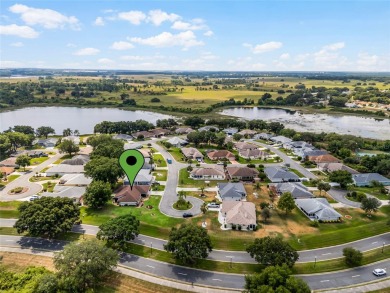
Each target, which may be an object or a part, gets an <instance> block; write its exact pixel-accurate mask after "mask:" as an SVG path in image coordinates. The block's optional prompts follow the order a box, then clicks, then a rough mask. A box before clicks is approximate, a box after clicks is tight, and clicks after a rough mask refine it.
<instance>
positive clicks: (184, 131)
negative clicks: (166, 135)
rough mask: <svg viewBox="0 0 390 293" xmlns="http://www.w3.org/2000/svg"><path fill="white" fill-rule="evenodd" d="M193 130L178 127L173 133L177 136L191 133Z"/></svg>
mask: <svg viewBox="0 0 390 293" xmlns="http://www.w3.org/2000/svg"><path fill="white" fill-rule="evenodd" d="M194 131H195V130H193V129H192V128H191V127H180V128H178V129H176V130H175V132H176V133H177V134H188V133H191V132H194Z"/></svg>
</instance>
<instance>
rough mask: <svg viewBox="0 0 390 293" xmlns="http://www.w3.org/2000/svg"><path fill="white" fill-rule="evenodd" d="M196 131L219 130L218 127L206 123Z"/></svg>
mask: <svg viewBox="0 0 390 293" xmlns="http://www.w3.org/2000/svg"><path fill="white" fill-rule="evenodd" d="M198 131H199V132H200V131H214V132H218V131H219V128H218V127H216V126H211V125H207V126H203V127H201V128H199V129H198Z"/></svg>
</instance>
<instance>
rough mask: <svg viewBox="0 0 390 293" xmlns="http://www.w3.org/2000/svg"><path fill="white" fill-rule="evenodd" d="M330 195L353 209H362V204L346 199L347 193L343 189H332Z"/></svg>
mask: <svg viewBox="0 0 390 293" xmlns="http://www.w3.org/2000/svg"><path fill="white" fill-rule="evenodd" d="M328 194H329V195H330V196H331V197H333V198H334V199H335V200H336V201H338V202H341V203H342V204H344V205H346V206H348V207H351V208H360V202H355V201H351V200H349V199H347V198H346V195H347V191H346V190H343V189H338V188H334V187H332V188H331V189H330V190H329V191H328Z"/></svg>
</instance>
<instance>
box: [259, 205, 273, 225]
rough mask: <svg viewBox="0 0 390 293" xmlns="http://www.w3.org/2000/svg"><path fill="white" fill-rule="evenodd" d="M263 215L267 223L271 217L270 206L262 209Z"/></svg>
mask: <svg viewBox="0 0 390 293" xmlns="http://www.w3.org/2000/svg"><path fill="white" fill-rule="evenodd" d="M261 217H262V218H263V220H264V223H267V220H268V219H269V218H271V211H270V210H269V208H267V207H265V208H264V209H262V210H261Z"/></svg>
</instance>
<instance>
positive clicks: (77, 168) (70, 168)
mask: <svg viewBox="0 0 390 293" xmlns="http://www.w3.org/2000/svg"><path fill="white" fill-rule="evenodd" d="M45 173H46V176H48V177H50V176H55V175H59V176H62V175H65V174H77V173H84V166H83V165H67V164H59V165H56V166H53V167H50V168H49V169H48V170H47V171H46V172H45Z"/></svg>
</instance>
